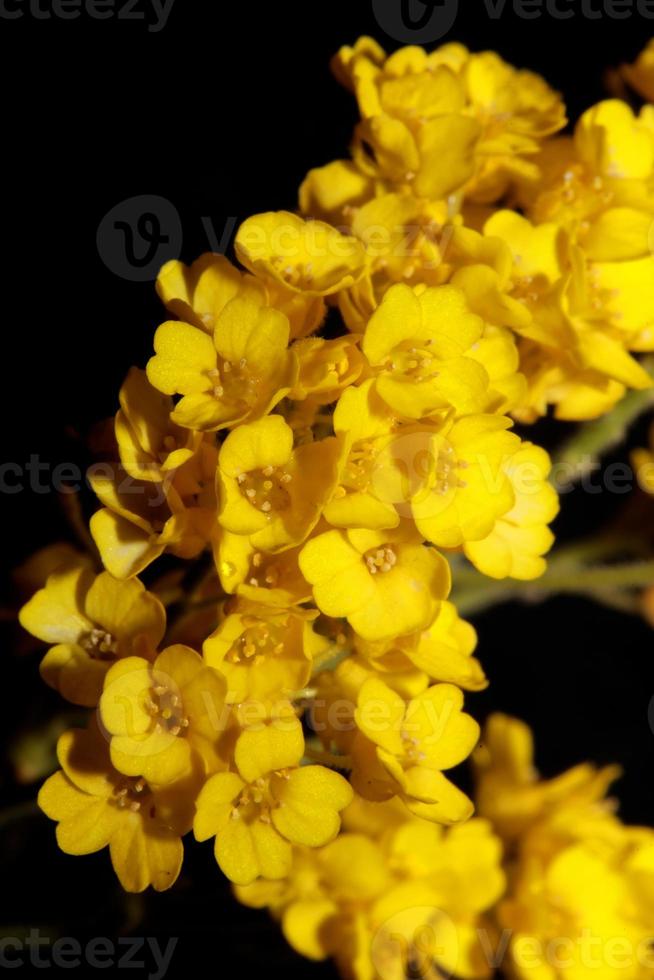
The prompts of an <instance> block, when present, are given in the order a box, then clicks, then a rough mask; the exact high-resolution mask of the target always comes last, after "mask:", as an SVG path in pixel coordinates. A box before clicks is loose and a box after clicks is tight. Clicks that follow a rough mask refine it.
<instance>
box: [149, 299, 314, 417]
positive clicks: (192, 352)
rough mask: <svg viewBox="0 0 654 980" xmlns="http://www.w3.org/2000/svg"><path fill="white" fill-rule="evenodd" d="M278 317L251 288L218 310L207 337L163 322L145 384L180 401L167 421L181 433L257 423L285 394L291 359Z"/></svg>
mask: <svg viewBox="0 0 654 980" xmlns="http://www.w3.org/2000/svg"><path fill="white" fill-rule="evenodd" d="M288 340H289V325H288V319H287V318H286V317H285V316H284V314H283V313H280V312H279V311H278V310H275V309H273V308H272V307H269V306H266V305H265V292H264V291H263V290H262V289H261V288H254V285H253V286H251V287H250V288H249V289H248V290H245V291H243V292H242V293H240V294H239V295H238V296H236V297H235V298H234V299H232V300H230V302H229V303H227V304H226V306H225V307H224V308H223V309H222V311H221V312H220V314H219V315H218V317H217V318H216V323H215V327H214V330H213V336H209V335H208V334H207V333H205V332H204V331H202V330H200V329H198V328H197V327H195V326H193V325H192V324H190V323H184V322H183V321H174V320H169V321H168V322H167V323H164V324H162V325H161V326H160V327H159V328H158V330H157V332H156V334H155V338H154V349H155V355H154V357H152V358H150V360H149V362H148V365H147V374H148V379H149V381H150V383H151V384H152V385H154V387H155V388H157V389H158V390H159V391H161V392H163V393H164V394H166V395H174V394H178V395H181V396H182V397H181V399H180V400H179V401H178V402H177V404H176V405H175V408H174V410H173V412H172V415H171V419H172V421H173V422H175V423H177V424H179V425H181V426H184V427H186V428H189V429H196V430H202V431H206V430H214V429H221V428H225V427H226V426H229V425H235V424H236V423H238V422H242V421H244V420H245V419H249V418H250V419H252V418H258V417H260V416H261V415H265V414H266V413H267V412H269V411H270V410H271V408H273V407H274V406H275V405H276V404H277V402H278V401H280V399H281V398H283V397H284V395H285V394H286V393H287V392H288V391H289V389H290V388H291V387H292V385H293V383H294V379H295V374H296V365H295V359H294V357H293V355H292V354H291V352H290V351H289V350H288Z"/></svg>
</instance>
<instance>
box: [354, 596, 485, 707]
mask: <svg viewBox="0 0 654 980" xmlns="http://www.w3.org/2000/svg"><path fill="white" fill-rule="evenodd" d="M476 645H477V634H476V632H475V629H474V627H473V626H471V624H470V623H467V622H466V621H465V620H463V619H461V618H460V617H459V615H458V613H457V611H456V607H455V606H454V605H453V604H452V603H451V602H447V601H444V602H442V603H441V605H440V609H439V611H438V614H437V616H436V618H435V619H434V621H433V623H431V624H430V625H429V626H428V627H427V628H426V629H423V630H421V631H420V632H419V633H410V634H409V635H408V636H398V637H392V638H391V639H389V640H384V641H381V642H377V643H371V642H369V641H367V640H362V639H361V638H360V637H357V636H355V637H354V646H355V649H356V650H357V652H358V653H359V654H360V655H361V656H362V657H365V659H366V660H368V661H369V662H370V664H371V666H373V667H374V669H375V670H377V671H379V672H380V673H382V675H383V679H384V680H385V681H386V682H387V683H388V682H389V675H390V678H391V679H392V677H393V676H394V675H395V674H396V673H397V672H398V671H408V670H411V669H413V668H415V669H416V670H418V671H422V672H423V673H424V674H426V676H427V677H428V678H429V679H430V680H432V681H447V682H448V683H450V684H456V685H457V686H458V687H462V688H464V689H466V690H469V691H481V690H483V689H484V688H485V687H487V686H488V681H487V679H486V677H485V675H484V671H483V669H482V666H481V664H480V663H479V661H478V660H477V659H476V658H475V657H473V656H472V652H473V650H474V649H475V647H476ZM391 686H393V685H392V684H391ZM426 686H427V685H426V684H425V687H426Z"/></svg>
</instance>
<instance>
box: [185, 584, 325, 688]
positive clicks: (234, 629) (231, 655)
mask: <svg viewBox="0 0 654 980" xmlns="http://www.w3.org/2000/svg"><path fill="white" fill-rule="evenodd" d="M316 616H317V612H316V611H315V610H314V611H310V610H307V609H280V608H275V607H269V606H261V605H257V604H255V603H249V602H245V603H241V604H240V605H237V606H236V607H235V608H234V610H233V611H230V612H229V613H228V614H227V615H226V616H225V618H224V619H223V620H222V621H221V623H220V625H219V626H218V629H216V630H215V631H214V632H213V633H212V634H211V635H210V636H209V637H207V639H206V640H205V641H204V645H203V648H202V651H203V656H204V659H205V661H206V662H207V663H208V664H209V665H210V666H211V667H215V668H216V670H218V671H219V672H220V673H221V674H222V675H223V677H224V678H225V680H226V682H227V696H226V700H227V701H228V702H229V703H240V702H242V701H247V700H248V699H255V700H256V699H258V700H262V701H268V700H270V699H275V698H278V697H282V698H283V697H289V696H290V695H291V694H292V693H293V692H294V691H300V690H301V689H302V688H303V687H304V686H305V685H306V683H307V681H308V680H309V677H310V676H311V670H312V665H313V660H314V658H315V657H317V656H319V654H320V653H321V652H323V651H324V650H325V648H327V647H328V646H329V644H328V643H327V641H326V640H325V639H324V638H323V637H320V636H318V635H317V634H316V633H314V631H313V626H312V621H313V620H314V619H315V618H316Z"/></svg>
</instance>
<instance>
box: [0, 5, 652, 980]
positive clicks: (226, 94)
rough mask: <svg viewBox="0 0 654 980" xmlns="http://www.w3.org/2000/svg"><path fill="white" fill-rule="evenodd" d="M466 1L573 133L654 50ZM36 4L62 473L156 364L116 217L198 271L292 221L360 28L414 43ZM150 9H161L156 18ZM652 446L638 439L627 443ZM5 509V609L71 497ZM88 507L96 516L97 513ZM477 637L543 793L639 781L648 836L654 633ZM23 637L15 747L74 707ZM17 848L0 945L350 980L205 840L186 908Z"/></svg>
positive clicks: (87, 866)
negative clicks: (175, 233)
mask: <svg viewBox="0 0 654 980" xmlns="http://www.w3.org/2000/svg"><path fill="white" fill-rule="evenodd" d="M41 2H42V4H43V5H44V6H45V5H46V0H41ZM122 2H123V0H117V3H118V6H120V5H121V3H122ZM460 6H461V12H460V13H459V16H458V19H457V22H456V24H455V27H454V28H453V30H452V31H451V32H450V34H449V35H448V36H447V37H446V38H444V40H460V41H463V42H464V43H466V44H467V45H468V46H469V47H471V48H472V49H473V50H480V49H485V48H493V49H495V50H497V51H499V53H500V54H501V55H503V56H504V57H505V58H506V59H507V60H509V61H511V62H512V63H514V64H517V65H519V66H523V67H529V68H532V69H534V70H537V71H539V72H541V73H542V74H544V75H545V76H546V77H547V78H548V80H549V81H550V83H551V84H552V85H553V86H554V87H556V88H558V89H560V90H562V91H563V92H564V93H565V95H566V98H567V102H568V105H569V108H570V116H571V118H572V119H574V118H575V117H576V116H577V115H578V114H579V113H580V112H581V111H583V109H584V108H585V107H586V106H588V105H589V104H590V103H592V102H593V101H596V100H598V99H599V98H602V97H603V95H604V91H605V90H604V89H603V84H602V78H603V71H604V69H605V67H607V66H609V65H615V64H619V63H620V62H623V61H626V60H632V59H633V57H634V56H635V55H636V54H637V52H638V50H639V49H640V48H641V47H642V46H643V45H644V43H645V41H646V39H647V38H648V37H649V36H651V34H652V33H654V22H653V21H645V20H643V19H642V18H639V17H638V16H636V14H634V15H633V16H632V17H631V18H630V19H625V20H615V19H612V18H610V17H608V16H607V15H603V16H600V17H599V18H598V19H593V20H591V19H588V18H586V17H583V16H582V15H581V13H580V12H579V7H580V5H579V4H578V3H572V4H570V6H571V8H573V9H575V10H576V11H577V15H576V16H575V17H574V18H572V19H569V20H565V21H562V20H556V19H554V18H553V17H552V16H550V15H547V14H546V13H543V16H542V17H541V18H540V19H536V20H524V19H521V18H519V17H517V16H515V14H513V13H512V12H511V11H510V9H509V8H510V5H509V4H508V3H507V6H506V9H505V11H504V12H503V14H502V16H501V17H499V18H498V19H492V18H490V17H489V16H488V14H487V12H486V10H485V8H484V5H483V4H482V3H477V2H475V3H472V2H470V0H466V2H465V4H464V3H463V2H462V3H461V4H460ZM561 6H564V4H561ZM594 8H595V9H600V8H601V0H594ZM23 9H24V11H25V15H24V16H23V17H22V18H21V19H17V20H11V21H9V20H4V19H2V18H0V47H1V49H2V57H1V58H0V73H1V75H2V108H3V116H4V124H3V153H2V159H3V164H4V165H3V171H4V174H3V177H4V180H3V195H2V208H1V211H0V216H1V217H0V221H1V225H0V227H1V228H2V233H3V248H4V256H3V263H2V292H3V301H2V334H1V337H0V343H1V344H2V365H3V390H2V400H3V408H4V411H3V418H2V439H3V447H2V459H3V460H5V461H12V462H17V463H18V464H19V465H21V466H24V465H25V464H26V463H27V462H28V460H29V458H30V455H31V454H38V455H39V457H40V459H41V460H42V461H43V462H46V463H51V464H53V465H54V464H56V463H57V462H61V461H63V460H65V461H77V462H80V463H83V462H84V461H85V459H86V456H85V450H84V446H83V439H84V437H85V436H86V434H87V433H88V430H89V428H90V426H91V425H92V424H93V423H94V422H95V421H97V420H99V419H102V418H104V417H106V416H108V415H110V414H111V413H113V411H114V410H115V405H116V398H117V391H118V388H119V386H120V382H121V380H122V377H123V376H124V374H125V372H126V369H127V368H128V367H129V365H130V364H139V365H143V364H144V363H145V360H146V359H147V357H148V355H149V352H150V347H151V341H152V334H153V330H154V328H155V327H156V325H157V322H158V321H159V320H160V319H161V318H162V311H161V309H160V307H159V304H158V301H157V299H156V296H155V294H154V289H153V284H152V283H151V282H131V281H128V280H126V279H124V278H121V277H120V276H118V275H116V274H115V273H114V272H112V271H111V270H110V269H109V268H108V267H107V266H106V265H105V263H104V262H103V260H102V258H101V256H100V254H99V252H98V249H97V247H96V233H97V229H98V226H99V224H100V222H101V220H102V218H103V216H104V215H105V214H106V213H107V212H108V211H109V210H110V209H111V208H113V207H114V206H115V205H117V204H119V203H120V202H121V201H124V200H125V199H127V198H131V197H133V196H135V195H144V194H156V195H161V196H162V197H164V198H166V199H167V200H169V201H170V202H171V203H172V204H173V205H174V207H175V208H176V210H177V211H178V213H179V215H180V217H181V221H182V227H183V247H182V250H181V257H182V258H183V259H184V260H185V261H187V262H188V261H191V260H192V259H193V258H194V257H196V255H198V254H200V253H201V252H202V251H206V250H208V248H209V243H208V241H207V236H206V232H205V229H204V227H203V222H202V219H203V218H205V219H206V220H207V221H210V222H211V225H212V227H213V228H214V229H216V231H217V233H218V235H220V234H222V231H223V229H224V227H225V225H226V222H230V221H231V224H230V225H229V226H228V227H233V226H234V222H233V219H234V218H236V219H238V220H241V219H242V218H244V217H246V216H247V215H248V214H251V213H254V212H257V211H261V210H268V209H277V208H284V207H286V208H293V207H294V205H295V201H296V192H297V187H298V185H299V182H300V180H301V179H302V177H303V176H304V174H305V173H306V171H307V170H308V169H309V168H310V167H311V166H317V165H320V164H322V163H324V162H327V161H328V160H331V159H334V158H335V157H338V156H345V155H346V150H347V144H348V140H349V134H350V132H351V129H352V126H353V123H354V121H355V109H354V105H353V100H352V99H351V97H350V95H349V94H347V93H346V92H344V91H343V90H342V89H341V88H340V87H339V86H338V84H337V83H336V82H335V81H334V80H333V79H332V77H331V75H330V71H329V67H328V63H329V58H330V56H331V55H332V54H333V53H334V52H335V51H336V50H337V49H338V47H339V46H340V45H341V44H344V43H350V42H352V41H353V40H354V39H355V38H356V37H357V36H358V35H359V34H361V33H369V34H373V35H374V36H376V37H377V39H378V40H379V41H381V43H382V44H384V45H385V46H386V47H387V49H388V50H393V49H394V48H395V47H396V46H397V43H396V42H395V41H393V39H391V38H388V37H387V36H385V35H384V33H383V31H381V29H380V28H379V27H378V26H377V24H376V21H375V19H374V16H373V14H372V10H371V7H370V5H369V3H368V2H367V0H358V2H356V3H355V2H352V0H351V2H349V3H346V2H341V0H330V2H320V0H318V2H313V3H306V2H305V3H268V4H264V3H256V4H255V3H249V4H248V3H247V2H241V3H237V4H231V3H223V2H221V3H218V2H213V3H208V2H206V0H205V2H199V0H176V4H175V6H174V7H173V10H172V14H171V16H170V19H169V21H168V24H167V26H166V27H165V28H164V29H163V30H162V31H161V32H160V33H151V32H148V30H147V27H146V24H145V23H144V22H139V21H134V22H131V21H130V22H127V21H123V22H121V21H116V20H115V19H114V20H105V21H93V20H90V19H89V18H88V17H86V16H84V15H82V16H81V17H80V18H79V19H77V20H71V21H62V20H59V19H51V20H37V19H35V17H34V16H31V15H30V14H29V12H28V8H27V5H25V7H24V8H23ZM135 9H137V10H144V9H145V6H144V3H143V0H141V5H140V6H138V7H137V8H135ZM564 432H567V428H566V427H563V426H553V425H551V424H545V425H542V426H539V428H538V430H537V431H536V432H535V433H534V435H535V436H536V438H537V439H538V438H542V439H544V440H547V441H548V444H549V445H552V444H553V443H554V442H556V440H557V439H559V438H561V436H562V435H563V433H564ZM644 435H645V426H644V423H641V424H640V426H639V428H638V430H637V432H636V434H635V435H634V436H633V437H632V442H637V441H639V440H640V441H642V440H643V438H644ZM615 458H616V459H620V458H625V450H624V449H622V450H620V451H618V452H616V455H615ZM621 502H622V498H619V497H616V496H615V495H613V496H609V495H607V494H606V493H602V494H588V493H585V492H583V491H581V490H580V491H577V492H576V493H574V494H572V495H570V496H568V497H566V498H565V500H564V513H563V515H562V517H561V518H560V519H559V520H558V522H557V530H558V531H559V533H560V535H561V538H562V539H563V540H565V539H569V538H570V537H572V536H574V535H577V534H580V533H586V532H588V533H590V532H592V531H593V530H594V529H595V528H597V527H599V526H601V525H602V523H603V522H604V521H605V520H606V519H607V518H609V517H610V516H611V515H612V514H613V513H614V511H615V510H616V508H617V507H618V506H619V505H620V504H621ZM0 506H2V517H1V520H2V523H1V524H0V527H1V528H2V550H1V553H0V554H1V561H2V566H3V587H4V589H5V591H6V595H7V602H8V603H10V602H11V601H12V596H11V593H10V583H9V575H8V573H9V570H10V569H11V567H12V566H13V565H14V564H15V563H16V562H18V561H20V560H22V559H23V558H25V557H26V556H27V555H28V554H29V553H30V551H31V550H33V549H34V548H36V547H38V546H41V545H43V544H45V543H47V542H49V541H52V540H55V539H58V538H61V537H62V536H63V535H65V533H66V532H65V527H64V523H63V520H62V517H61V510H60V504H59V502H58V500H57V497H56V495H55V494H53V493H44V494H40V493H35V492H33V491H30V490H29V489H26V490H25V491H23V492H21V493H16V494H11V495H7V494H0ZM85 506H87V507H89V510H92V505H91V504H90V501H88V502H85ZM650 517H654V514H649V515H647V516H646V520H649V519H650ZM653 526H654V525H653ZM476 625H477V626H478V627H479V632H480V647H479V656H480V658H481V660H482V662H483V663H484V665H485V668H486V670H487V673H488V675H489V677H490V679H491V687H490V690H489V691H488V692H485V693H484V694H483V695H476V696H473V697H471V698H469V705H470V710H472V712H473V714H475V715H476V716H477V717H478V718H480V719H481V718H483V717H484V716H485V714H486V713H488V711H490V710H495V709H501V710H504V711H508V712H511V713H514V714H517V715H519V716H520V717H523V718H525V719H527V720H528V721H529V722H530V723H531V724H532V725H533V726H534V729H535V733H536V737H537V740H538V761H539V764H540V767H541V769H542V770H543V771H544V772H545V773H547V774H553V773H554V772H557V771H559V770H561V769H563V768H565V767H567V766H569V765H571V764H573V763H575V762H577V761H579V760H581V759H586V758H590V759H593V760H595V761H597V762H600V763H602V762H607V761H612V760H615V761H618V762H620V763H622V764H623V766H624V767H625V770H626V775H625V777H624V778H623V779H622V780H621V782H620V783H619V784H618V786H617V792H618V794H619V795H620V797H621V800H622V812H623V815H624V816H625V818H626V819H628V820H630V821H633V822H643V823H647V822H650V823H651V822H653V818H654V807H653V806H652V804H653V801H654V789H653V787H654V780H653V779H652V773H653V772H654V734H653V733H652V731H651V730H650V727H649V726H648V705H649V702H650V698H652V696H653V695H654V666H653V662H654V644H653V642H652V633H651V631H650V629H649V628H648V627H647V626H646V625H645V624H644V623H643V622H641V621H640V620H638V619H635V618H630V617H627V616H622V615H620V614H619V613H616V612H610V611H608V610H605V609H601V608H598V607H596V606H593V605H591V604H590V603H587V602H585V601H583V600H579V599H571V598H566V599H563V598H561V599H556V600H553V601H550V602H549V603H547V604H544V605H542V606H533V607H524V606H518V605H511V606H506V607H503V608H500V609H496V610H494V611H493V612H492V613H489V614H486V615H484V616H481V617H479V618H478V619H477V620H476ZM11 641H12V635H11V631H8V638H7V641H6V642H5V643H4V645H3V648H2V650H1V652H0V655H1V656H2V657H3V673H2V679H3V683H2V692H3V697H2V701H1V704H2V712H1V715H0V718H1V722H2V738H3V744H4V745H5V747H7V746H8V745H9V743H10V741H11V740H12V739H13V738H14V737H15V736H16V734H17V733H19V732H21V731H25V730H27V729H29V728H30V727H31V726H33V725H34V724H36V723H38V722H39V721H40V720H41V719H42V718H44V717H46V716H47V715H48V713H49V712H51V711H52V710H53V706H54V705H55V704H56V698H55V696H54V695H51V694H50V692H49V691H45V690H43V685H41V683H40V681H39V678H38V672H37V663H38V655H33V654H32V655H28V656H22V657H18V656H17V655H15V654H13V653H12V651H11V649H10V648H9V647H10V643H11ZM5 755H6V753H3V759H2V761H1V762H0V766H1V767H2V768H1V769H0V774H1V779H2V782H1V783H0V789H1V791H2V794H3V797H4V800H5V803H6V804H8V805H17V804H18V805H21V804H23V803H25V802H27V801H29V800H30V799H31V798H32V797H33V796H34V794H35V791H36V788H35V786H33V785H31V786H30V785H28V786H17V785H16V784H15V783H14V781H13V779H12V770H11V766H10V764H9V762H8V760H7V758H6V757H5ZM1 819H2V818H0V820H1ZM0 851H1V856H0V859H1V860H2V862H3V865H2V871H1V872H0V874H1V876H2V878H1V880H2V887H1V888H0V892H1V895H0V904H1V906H2V907H1V909H0V932H1V933H2V934H3V935H22V934H23V932H24V931H25V930H26V929H29V928H30V927H33V928H39V929H41V930H42V932H43V933H44V934H45V933H51V934H53V935H64V936H76V937H78V938H80V939H84V938H86V937H89V936H97V935H106V936H110V937H114V938H115V937H116V936H117V935H120V934H130V933H131V934H136V935H157V936H160V937H162V939H163V940H164V941H165V939H166V938H167V937H168V936H171V935H173V936H179V937H180V942H179V946H178V949H177V951H176V953H175V956H174V958H173V964H172V967H171V971H170V973H169V975H170V976H177V975H181V974H182V973H183V971H184V970H188V964H189V957H190V956H194V955H200V956H202V957H203V958H205V959H206V961H207V968H209V969H211V970H215V972H216V974H217V975H223V976H228V975H232V971H234V973H235V972H236V970H238V971H239V975H242V976H250V975H255V974H256V973H258V972H259V971H261V972H263V971H265V972H266V973H268V971H272V973H273V974H274V973H276V972H277V971H281V970H284V971H285V975H286V976H288V977H298V978H299V977H309V976H320V975H323V976H332V975H333V974H332V971H331V968H330V967H329V966H311V965H309V964H307V963H306V962H305V961H303V960H301V959H300V958H299V957H295V956H294V954H292V953H291V952H290V951H288V950H287V948H286V946H285V944H284V942H283V940H282V939H281V938H280V937H279V935H278V931H277V928H276V926H274V925H273V924H272V923H270V922H269V920H268V917H267V915H266V914H265V913H255V912H251V911H248V910H245V909H241V908H239V907H238V906H236V904H235V903H233V902H232V900H231V899H230V897H229V890H228V888H227V887H226V886H225V884H224V883H223V882H222V881H221V878H220V875H219V873H218V871H217V869H216V867H215V864H214V862H213V857H212V855H211V848H210V845H208V844H207V845H203V846H199V845H191V846H190V847H189V848H188V851H189V856H188V860H187V864H186V866H185V870H184V872H183V875H182V878H181V879H180V882H179V883H178V885H177V886H176V888H175V889H173V891H172V892H171V893H168V894H165V895H162V896H156V895H155V896H147V897H146V898H145V899H144V900H142V899H138V898H137V899H134V900H133V901H132V900H130V901H128V902H127V903H126V902H125V901H124V899H123V897H122V896H121V894H120V891H119V889H118V888H117V886H116V885H115V883H114V880H113V876H112V873H111V870H110V868H109V867H108V863H109V862H108V858H107V855H106V854H100V855H96V856H93V857H89V858H84V859H81V858H78V859H75V858H69V857H66V856H64V855H61V854H59V852H58V851H57V849H56V846H55V842H54V831H53V827H52V825H50V824H49V822H48V821H46V820H45V818H44V817H41V816H39V815H31V816H30V815H28V816H25V817H24V818H23V819H22V820H18V821H16V820H14V821H11V822H6V823H4V824H1V825H0ZM143 916H144V917H143ZM228 964H231V965H229V966H228ZM18 975H20V974H18Z"/></svg>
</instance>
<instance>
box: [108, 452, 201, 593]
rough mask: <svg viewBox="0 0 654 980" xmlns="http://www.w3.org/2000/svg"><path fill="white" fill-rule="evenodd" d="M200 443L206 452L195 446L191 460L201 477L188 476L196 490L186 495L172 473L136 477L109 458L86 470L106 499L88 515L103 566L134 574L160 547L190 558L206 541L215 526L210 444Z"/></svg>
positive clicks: (116, 572) (115, 572)
mask: <svg viewBox="0 0 654 980" xmlns="http://www.w3.org/2000/svg"><path fill="white" fill-rule="evenodd" d="M201 448H202V449H205V450H206V453H205V452H200V453H199V454H198V455H197V457H194V459H193V460H191V461H190V465H194V464H195V462H196V460H197V461H198V463H199V464H200V469H201V473H200V476H201V477H202V481H201V483H200V482H197V481H193V482H194V483H195V484H196V485H195V487H193V489H194V490H197V492H193V493H191V495H190V497H188V498H186V499H183V498H182V497H181V496H180V494H179V492H178V491H177V489H176V485H175V484H176V479H177V476H175V477H173V479H172V482H171V481H169V480H165V481H163V482H162V483H154V482H152V481H147V480H135V479H134V477H132V476H130V475H129V473H127V472H126V470H125V468H124V467H123V466H122V465H119V464H113V463H111V464H98V466H97V467H96V468H94V469H93V470H92V471H90V472H89V481H90V483H91V486H92V487H93V490H94V491H95V493H96V494H97V496H98V497H99V498H100V501H101V503H102V504H104V505H105V506H104V507H103V508H102V509H101V510H98V511H96V513H95V514H94V515H93V517H92V518H91V521H90V530H91V534H92V535H93V539H94V541H95V543H96V545H97V547H98V551H99V552H100V556H101V558H102V562H103V564H104V566H105V567H106V568H107V570H108V571H109V572H111V574H112V575H114V576H115V577H116V578H129V577H131V576H132V575H138V574H139V573H140V572H142V571H143V569H144V568H147V566H148V565H149V564H150V563H151V562H152V561H154V560H155V559H156V558H158V557H159V555H161V554H163V552H164V551H170V552H172V554H175V555H177V556H178V557H179V558H194V557H195V556H196V555H198V554H199V553H200V552H201V551H202V550H203V549H204V548H205V547H206V545H207V543H208V542H209V540H210V538H211V536H212V534H213V533H214V527H215V499H214V497H213V477H214V472H215V461H214V458H215V450H214V449H213V447H209V446H206V445H205V446H203V447H201ZM203 471H208V472H203ZM209 476H210V477H211V479H209ZM205 488H209V489H208V490H207V489H205Z"/></svg>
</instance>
